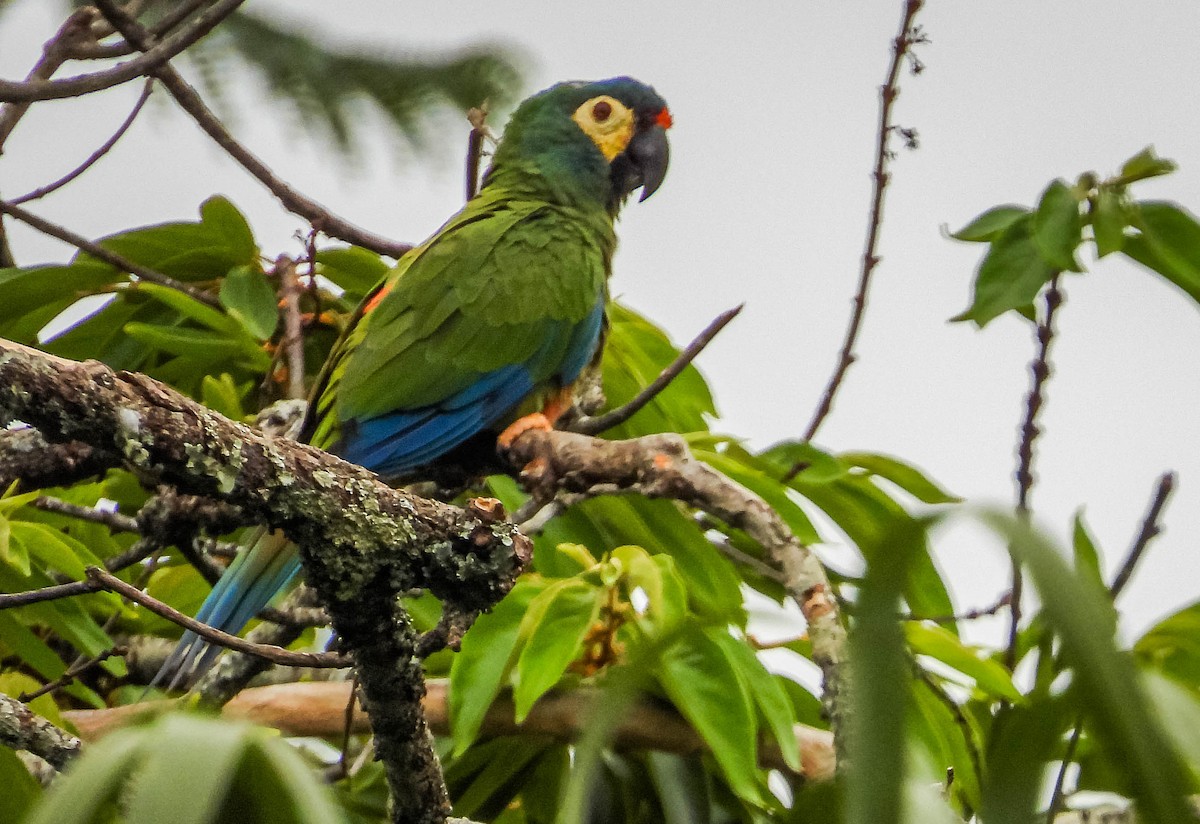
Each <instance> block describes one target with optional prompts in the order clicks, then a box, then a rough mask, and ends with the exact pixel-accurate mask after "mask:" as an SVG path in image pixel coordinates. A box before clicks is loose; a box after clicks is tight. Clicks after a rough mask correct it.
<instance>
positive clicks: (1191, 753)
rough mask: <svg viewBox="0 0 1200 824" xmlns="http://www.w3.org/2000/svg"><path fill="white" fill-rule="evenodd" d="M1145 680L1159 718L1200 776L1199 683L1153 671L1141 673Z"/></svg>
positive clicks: (1194, 772) (1195, 774)
mask: <svg viewBox="0 0 1200 824" xmlns="http://www.w3.org/2000/svg"><path fill="white" fill-rule="evenodd" d="M1141 676H1142V684H1143V686H1144V687H1145V690H1146V693H1147V694H1148V695H1149V696H1150V698H1151V704H1150V705H1151V706H1152V707H1153V708H1154V709H1155V710H1156V711H1157V713H1158V718H1159V721H1160V722H1161V723H1162V725H1163V728H1164V729H1165V730H1166V731H1167V734H1168V735H1169V736H1170V737H1171V741H1172V742H1173V743H1174V744H1175V746H1176V747H1177V748H1178V750H1179V752H1180V754H1181V755H1183V756H1184V757H1185V758H1186V759H1187V761H1188V763H1189V765H1190V766H1191V770H1192V774H1193V776H1200V736H1197V735H1196V730H1200V693H1198V692H1197V687H1198V686H1200V685H1197V684H1194V683H1193V684H1180V683H1178V682H1177V681H1175V680H1173V679H1170V678H1167V677H1166V676H1164V675H1162V674H1160V673H1157V672H1154V671H1153V670H1149V671H1143V672H1142V673H1141Z"/></svg>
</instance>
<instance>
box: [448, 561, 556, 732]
mask: <svg viewBox="0 0 1200 824" xmlns="http://www.w3.org/2000/svg"><path fill="white" fill-rule="evenodd" d="M544 588H545V584H543V583H542V582H540V581H536V580H535V579H531V578H524V579H522V580H520V581H518V582H517V584H516V586H514V587H513V588H512V591H511V592H509V593H508V595H507V596H505V598H504V600H503V601H501V602H500V603H499V604H497V605H496V606H495V607H494V608H493V609H492V611H491V612H489V613H486V614H484V615H481V616H479V619H478V620H476V621H475V623H474V624H473V625H472V626H471V629H470V631H468V632H467V634H466V635H465V636H463V641H462V648H461V649H460V650H459V653H458V655H456V656H455V657H454V663H453V664H452V665H451V666H450V730H451V735H452V737H453V738H454V752H455V753H456V754H459V755H461V754H462V753H463V752H464V751H465V750H466V749H467V747H469V746H470V745H471V742H472V741H474V740H475V738H476V736H478V735H479V727H480V725H481V724H482V723H483V717H484V715H486V714H487V711H488V709H490V708H491V706H492V702H493V701H494V700H495V699H496V695H497V694H499V692H500V687H501V686H502V685H503V683H504V679H505V676H506V675H507V674H508V668H509V663H510V661H511V660H512V657H513V650H514V648H515V647H516V643H517V635H518V632H519V629H520V625H521V618H522V616H524V615H525V612H526V610H527V609H528V608H529V604H530V602H531V601H532V600H533V599H534V596H536V595H537V594H538V593H539V592H541V590H542V589H544Z"/></svg>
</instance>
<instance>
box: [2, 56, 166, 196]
mask: <svg viewBox="0 0 1200 824" xmlns="http://www.w3.org/2000/svg"><path fill="white" fill-rule="evenodd" d="M153 91H154V78H152V77H148V78H146V84H145V85H144V86H142V93H141V94H140V95H139V96H138V99H137V102H136V103H134V104H133V108H132V109H131V110H130V111H129V114H128V115H126V116H125V120H123V121H122V122H121V125H120V126H118V127H117V130H116V131H115V132H113V134H112V137H110V138H109V139H108V140H106V141H104V143H103V144H101V146H100V148H98V149H96V151H94V152H92V153H91V154H90V155H88V158H87V160H85V161H83V162H82V163H80V164H79V165H78V166H76V167H75V168H74V169H72V170H71V171H69V172H67V173H66V174H65V175H63V176H62V177H60V178H59V179H58V180H56V181H54V182H53V183H47V184H46V185H45V186H40V187H38V188H37V189H34V190H33V191H32V192H27V193H26V194H23V195H21V196H20V197H14V198H13V199H12V200H10V201H9V203H11V204H13V205H14V206H15V205H19V204H21V203H28V202H29V201H31V200H37V199H38V198H41V197H45V196H46V195H48V194H50V193H51V192H54V191H57V190H59V189H61V188H62V187H63V186H66V185H67V184H68V183H70V182H71V181H72V180H74V179H75V178H77V177H79V176H80V175H81V174H83V173H84V172H86V171H87V170H88V169H90V168H92V166H94V165H95V164H96V162H97V161H98V160H100V158H102V157H104V156H105V155H106V154H108V152H109V150H110V149H112V147H113V146H116V145H117V141H118V140H120V139H121V138H122V137H123V136H124V135H125V132H127V131H129V127H130V126H132V125H133V121H135V120H137V116H138V115H139V114H141V112H142V108H143V107H144V106H145V105H146V101H147V100H149V99H150V93H151V92H153ZM0 137H3V135H2V134H0Z"/></svg>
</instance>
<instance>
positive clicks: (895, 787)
mask: <svg viewBox="0 0 1200 824" xmlns="http://www.w3.org/2000/svg"><path fill="white" fill-rule="evenodd" d="M883 535H884V536H885V537H883V538H881V539H880V542H879V544H877V545H876V546H874V547H872V548H871V549H869V550H868V551H867V556H868V559H869V563H868V566H867V574H866V576H865V577H864V578H863V581H862V588H861V590H860V592H859V597H858V602H857V605H856V609H855V612H856V615H857V620H856V622H855V624H854V626H853V627H852V629H851V631H850V644H849V648H848V650H847V659H848V660H849V673H850V679H851V681H850V683H851V687H852V688H851V692H850V706H849V707H848V708H846V717H847V718H849V719H851V724H850V729H849V735H850V742H849V745H850V747H851V749H850V751H851V752H853V753H854V758H853V759H851V761H850V765H849V767H848V768H847V770H846V807H847V815H846V819H845V820H846V822H847V824H899V822H900V821H901V808H902V787H903V785H904V762H905V758H904V753H905V734H904V733H905V720H906V716H907V714H908V708H909V703H910V699H911V689H912V684H911V682H912V673H911V668H910V665H909V661H908V656H907V653H906V651H905V645H904V633H903V631H902V630H901V627H900V620H899V619H900V615H899V601H900V593H901V591H902V588H903V584H904V581H906V580H907V579H908V577H909V572H908V568H909V566H910V565H911V564H912V562H913V561H914V560H915V559H916V558H918V557H919V556H920V555H922V554H923V553H924V551H925V550H924V548H925V542H926V536H925V527H924V524H923V523H920V522H917V521H911V520H903V519H900V520H897V521H896V522H895V523H894V525H893V526H892V528H890V529H887V530H885V531H884V533H883Z"/></svg>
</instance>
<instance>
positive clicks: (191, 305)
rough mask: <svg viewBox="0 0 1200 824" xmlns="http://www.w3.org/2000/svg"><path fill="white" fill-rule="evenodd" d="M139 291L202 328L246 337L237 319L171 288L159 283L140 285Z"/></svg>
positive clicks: (233, 336) (230, 335) (138, 286)
mask: <svg viewBox="0 0 1200 824" xmlns="http://www.w3.org/2000/svg"><path fill="white" fill-rule="evenodd" d="M137 291H138V292H140V293H142V294H146V295H150V296H151V297H152V298H154V299H155V300H157V301H158V302H159V303H162V304H165V305H166V306H170V307H171V308H172V309H174V310H175V311H176V312H178V313H179V314H180V315H182V316H183V317H185V318H188V319H189V320H194V321H196V322H197V323H199V324H200V325H201V326H206V327H208V328H209V329H211V330H213V331H214V332H220V333H221V334H222V335H224V336H227V337H230V338H235V337H239V336H243V337H244V336H245V332H243V331H242V329H241V327H240V326H239V325H238V322H237V320H236V319H234V318H231V317H230V316H229V315H226V314H225V313H224V312H220V311H218V310H216V309H214V308H213V307H211V306H209V305H208V304H206V303H201V302H200V301H198V300H196V299H195V298H194V297H192V296H191V295H187V294H184V293H183V292H180V291H179V290H178V289H172V288H171V287H169V286H159V285H158V284H157V283H139V284H138V285H137Z"/></svg>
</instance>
